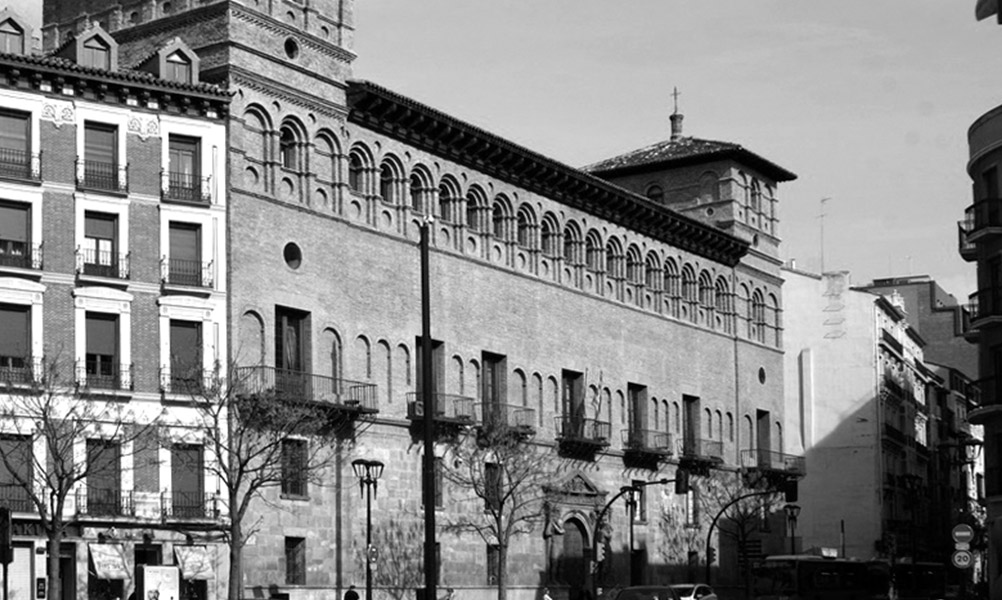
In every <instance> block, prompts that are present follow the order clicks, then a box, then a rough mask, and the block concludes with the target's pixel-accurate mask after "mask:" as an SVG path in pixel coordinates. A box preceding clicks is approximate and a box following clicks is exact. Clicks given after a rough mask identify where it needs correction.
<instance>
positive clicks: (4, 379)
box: [0, 356, 45, 386]
mask: <svg viewBox="0 0 1002 600" xmlns="http://www.w3.org/2000/svg"><path fill="white" fill-rule="evenodd" d="M44 375H45V360H44V359H43V358H40V357H29V358H24V357H20V356H0V385H20V386H27V385H33V384H35V383H39V382H41V381H42V378H43V376H44Z"/></svg>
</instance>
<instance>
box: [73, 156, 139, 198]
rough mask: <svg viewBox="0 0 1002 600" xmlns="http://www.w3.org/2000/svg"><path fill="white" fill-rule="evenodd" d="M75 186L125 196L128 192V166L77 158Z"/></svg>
mask: <svg viewBox="0 0 1002 600" xmlns="http://www.w3.org/2000/svg"><path fill="white" fill-rule="evenodd" d="M77 188H79V189H82V190H92V191H98V192H107V193H110V194H116V195H122V196H125V195H127V194H128V193H129V166H128V165H118V164H114V163H105V162H97V161H93V160H82V159H81V160H77Z"/></svg>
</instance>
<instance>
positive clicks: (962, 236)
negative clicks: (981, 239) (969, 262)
mask: <svg viewBox="0 0 1002 600" xmlns="http://www.w3.org/2000/svg"><path fill="white" fill-rule="evenodd" d="M973 229H974V222H973V221H968V220H967V219H964V220H962V221H957V250H958V251H959V252H960V255H961V256H962V257H964V258H967V259H970V258H973V257H975V256H977V250H978V247H977V245H976V244H975V243H974V242H972V241H971V239H970V238H971V231H972V230H973Z"/></svg>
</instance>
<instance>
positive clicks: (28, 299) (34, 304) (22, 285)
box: [0, 277, 45, 378]
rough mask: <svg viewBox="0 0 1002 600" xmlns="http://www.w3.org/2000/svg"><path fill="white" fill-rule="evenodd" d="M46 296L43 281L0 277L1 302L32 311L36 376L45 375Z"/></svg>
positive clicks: (32, 348) (32, 346)
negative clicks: (44, 300)
mask: <svg viewBox="0 0 1002 600" xmlns="http://www.w3.org/2000/svg"><path fill="white" fill-rule="evenodd" d="M44 296H45V286H44V285H42V284H41V283H36V282H34V281H30V280H27V279H22V278H20V277H0V302H2V303H4V304H17V305H20V306H28V307H29V310H30V311H31V317H30V318H31V359H32V365H33V368H34V369H35V377H36V378H40V377H42V376H43V375H44V371H43V370H42V369H43V367H44V366H43V365H42V364H41V361H42V358H43V356H44V348H45V345H44V338H45V331H44V324H45V319H43V314H42V312H43V310H44V307H45V304H44V302H43V298H44Z"/></svg>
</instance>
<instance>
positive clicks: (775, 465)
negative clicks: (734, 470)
mask: <svg viewBox="0 0 1002 600" xmlns="http://www.w3.org/2000/svg"><path fill="white" fill-rule="evenodd" d="M741 466H742V467H743V468H745V469H750V470H756V471H768V472H772V473H778V474H783V475H789V476H793V477H803V476H804V475H806V474H807V463H806V461H805V460H804V457H803V456H796V455H794V454H786V453H784V452H776V451H774V450H756V449H752V450H742V451H741Z"/></svg>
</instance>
